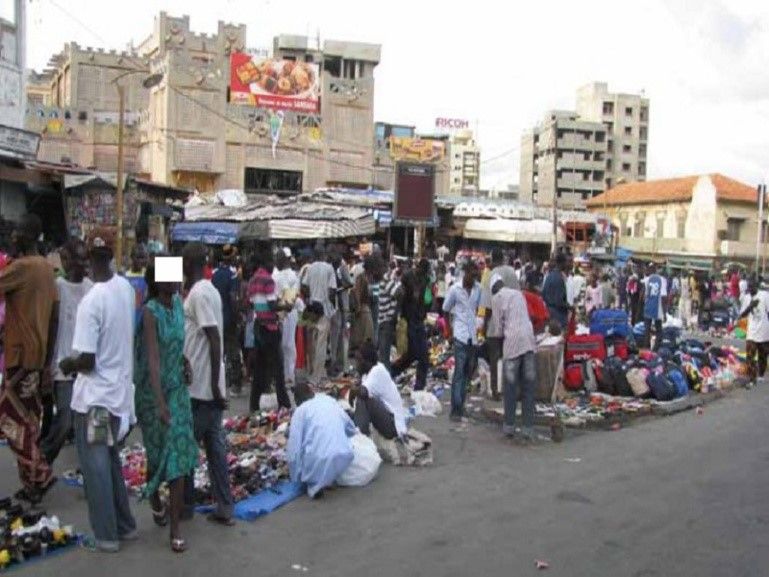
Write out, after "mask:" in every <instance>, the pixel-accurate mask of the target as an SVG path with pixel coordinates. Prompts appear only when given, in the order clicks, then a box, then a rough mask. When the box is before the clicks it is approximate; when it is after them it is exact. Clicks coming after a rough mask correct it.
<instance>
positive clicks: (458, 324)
mask: <svg viewBox="0 0 769 577" xmlns="http://www.w3.org/2000/svg"><path fill="white" fill-rule="evenodd" d="M480 302H481V285H480V284H479V283H478V267H477V266H476V265H475V263H474V262H473V261H468V263H467V264H466V265H465V274H464V277H463V279H462V284H455V285H454V286H452V287H451V288H450V289H449V293H448V296H447V297H446V301H445V302H444V303H443V312H444V313H451V314H452V322H451V327H452V329H453V334H454V378H453V380H452V382H451V415H450V418H451V420H453V421H461V420H463V418H464V411H465V396H466V395H467V387H468V386H469V384H470V378H471V377H472V375H471V374H470V372H471V371H472V368H473V366H474V364H475V346H476V345H477V344H478V337H477V334H476V333H477V331H476V325H475V320H476V318H477V315H478V306H479V305H480Z"/></svg>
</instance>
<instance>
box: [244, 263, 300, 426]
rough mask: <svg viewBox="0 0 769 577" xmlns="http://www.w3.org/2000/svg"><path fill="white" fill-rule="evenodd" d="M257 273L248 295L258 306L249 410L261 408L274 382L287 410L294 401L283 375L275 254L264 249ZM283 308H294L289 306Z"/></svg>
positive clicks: (256, 269)
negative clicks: (261, 401)
mask: <svg viewBox="0 0 769 577" xmlns="http://www.w3.org/2000/svg"><path fill="white" fill-rule="evenodd" d="M254 261H255V262H254V270H255V272H254V276H253V277H251V281H250V282H249V283H248V297H249V300H250V301H251V304H252V305H253V307H254V314H255V317H256V320H255V321H254V351H255V354H254V356H255V359H254V366H253V368H252V375H253V380H252V385H251V398H250V400H249V401H250V402H249V411H250V412H252V413H253V412H254V411H258V410H259V401H260V398H261V396H262V394H263V393H265V392H266V391H267V388H268V387H269V386H270V382H271V381H274V382H275V392H276V393H277V395H278V404H279V405H280V406H281V407H285V408H287V409H290V408H291V400H290V399H289V397H288V393H287V392H286V382H285V378H284V374H283V351H282V348H281V344H282V337H281V332H280V322H279V319H278V310H279V309H280V308H281V307H280V306H279V304H278V293H277V290H276V288H275V281H274V280H273V278H272V269H273V264H272V261H273V259H272V253H271V252H270V250H269V249H264V250H263V251H261V254H257V255H256V256H255V257H254ZM283 310H290V307H286V308H284V309H283Z"/></svg>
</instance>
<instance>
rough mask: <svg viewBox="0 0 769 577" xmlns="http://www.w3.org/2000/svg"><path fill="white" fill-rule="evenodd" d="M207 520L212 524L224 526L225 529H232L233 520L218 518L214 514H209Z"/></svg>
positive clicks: (230, 518)
mask: <svg viewBox="0 0 769 577" xmlns="http://www.w3.org/2000/svg"><path fill="white" fill-rule="evenodd" d="M207 519H208V520H209V521H211V522H212V523H217V524H219V525H224V526H225V527H232V526H234V525H235V519H233V518H232V517H220V516H219V515H216V514H215V513H211V514H210V515H209V516H208V517H207Z"/></svg>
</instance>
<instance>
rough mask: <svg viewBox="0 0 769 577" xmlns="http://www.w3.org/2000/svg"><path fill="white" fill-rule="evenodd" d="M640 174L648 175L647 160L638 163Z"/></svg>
mask: <svg viewBox="0 0 769 577" xmlns="http://www.w3.org/2000/svg"><path fill="white" fill-rule="evenodd" d="M638 174H640V175H646V163H645V162H639V163H638Z"/></svg>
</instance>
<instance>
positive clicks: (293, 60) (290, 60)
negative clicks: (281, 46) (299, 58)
mask: <svg viewBox="0 0 769 577" xmlns="http://www.w3.org/2000/svg"><path fill="white" fill-rule="evenodd" d="M283 60H288V61H289V62H296V56H284V57H283Z"/></svg>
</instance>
